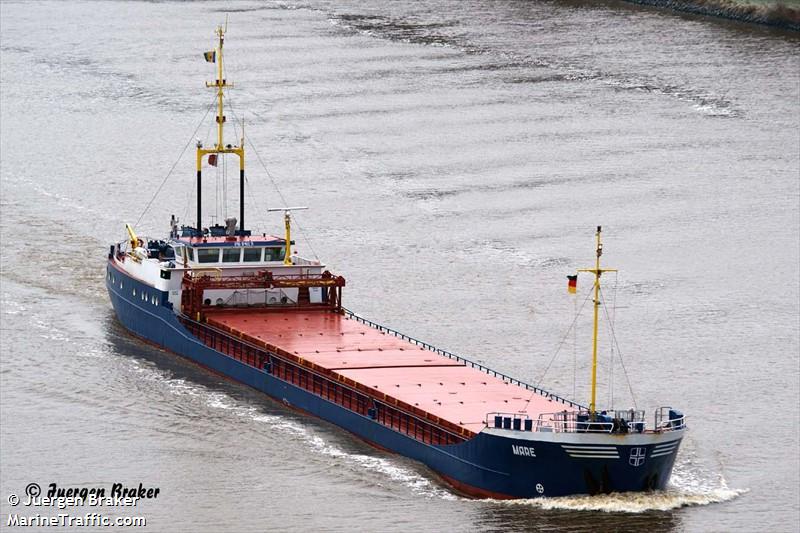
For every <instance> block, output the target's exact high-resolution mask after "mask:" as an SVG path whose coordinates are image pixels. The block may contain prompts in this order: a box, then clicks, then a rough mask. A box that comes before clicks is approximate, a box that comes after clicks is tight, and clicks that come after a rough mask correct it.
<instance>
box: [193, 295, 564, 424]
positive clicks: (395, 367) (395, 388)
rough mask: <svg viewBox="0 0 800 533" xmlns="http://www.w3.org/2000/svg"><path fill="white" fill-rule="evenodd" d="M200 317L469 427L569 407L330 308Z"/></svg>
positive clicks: (225, 312)
mask: <svg viewBox="0 0 800 533" xmlns="http://www.w3.org/2000/svg"><path fill="white" fill-rule="evenodd" d="M206 320H207V322H208V323H209V324H210V325H212V326H214V327H217V328H220V329H223V330H225V331H228V332H230V333H232V334H234V335H235V336H237V337H239V338H241V339H243V340H246V341H248V342H250V343H253V344H256V345H260V346H263V347H265V348H267V349H268V350H271V351H273V352H275V353H277V354H281V353H283V354H290V355H292V356H294V357H297V358H300V359H301V360H302V361H303V362H304V364H306V365H308V366H310V367H314V368H316V369H318V370H323V371H325V372H326V373H330V374H332V375H334V376H336V375H338V376H341V377H342V378H344V380H345V381H348V382H350V381H352V382H355V383H359V384H361V385H362V387H365V388H368V389H369V390H372V391H374V392H375V393H376V394H378V393H382V394H381V395H386V396H388V397H391V398H394V399H396V400H398V401H400V402H403V403H406V404H408V405H411V406H415V407H416V408H418V409H421V410H423V411H426V412H428V413H430V414H431V415H433V416H435V417H438V418H440V419H443V420H447V421H449V422H451V423H452V424H455V425H458V426H460V427H462V428H464V429H466V430H468V431H471V432H474V433H478V432H480V431H481V430H482V429H483V428H484V427H485V421H486V415H487V414H488V413H495V412H499V413H524V414H527V415H528V416H529V417H531V418H533V419H536V418H537V417H538V416H539V414H541V413H553V412H557V411H564V410H565V409H566V410H567V411H572V410H574V408H571V407H569V406H568V405H565V404H563V403H561V402H557V401H554V400H552V399H550V398H547V397H545V396H543V395H541V394H538V393H535V392H532V391H530V390H527V389H525V388H523V387H521V386H519V385H516V384H513V383H508V382H506V381H503V380H501V379H499V378H497V377H494V376H492V375H490V374H487V373H485V372H483V371H481V370H479V369H476V368H473V367H471V366H467V365H466V364H465V363H464V362H462V361H458V360H455V359H450V358H448V357H445V356H442V355H439V354H437V353H436V352H433V351H431V350H428V349H425V348H422V347H419V346H417V345H415V344H413V343H411V342H408V341H406V340H403V339H400V338H398V337H395V336H393V335H391V334H387V333H386V332H384V331H379V330H378V329H375V328H372V327H370V326H368V325H365V324H362V323H361V322H359V321H357V320H354V319H352V318H349V317H347V316H344V315H340V314H337V313H332V312H321V311H297V310H291V311H284V312H275V311H267V310H264V309H230V310H218V311H217V310H214V311H209V312H207V314H206Z"/></svg>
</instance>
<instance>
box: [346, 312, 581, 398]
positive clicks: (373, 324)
mask: <svg viewBox="0 0 800 533" xmlns="http://www.w3.org/2000/svg"><path fill="white" fill-rule="evenodd" d="M342 311H344V313H345V314H346V315H347V316H349V317H350V318H352V319H354V320H356V321H357V322H361V323H362V324H365V325H367V326H370V327H371V328H374V329H377V330H379V331H383V332H386V333H389V334H390V335H393V336H395V337H397V338H399V339H403V340H405V341H408V342H410V343H412V344H414V345H416V346H420V347H422V348H425V349H426V350H430V351H432V352H434V353H437V354H439V355H443V356H445V357H447V358H449V359H453V360H455V361H459V362H461V363H464V364H465V365H468V366H471V367H472V368H475V369H477V370H480V371H481V372H484V373H486V374H489V375H491V376H494V377H497V378H500V379H501V380H503V381H506V382H508V383H511V384H512V385H518V386H520V387H523V388H524V389H527V390H529V391H532V392H535V393H537V394H540V395H542V396H544V397H545V398H549V399H552V400H555V401H558V402H561V403H564V404H567V405H569V406H570V407H577V408H578V409H586V407H585V406H583V405H581V404H579V403H576V402H573V401H572V400H567V399H566V398H562V397H561V396H558V395H556V394H553V393H552V392H548V391H546V390H544V389H540V388H539V387H536V386H534V385H530V384H528V383H525V382H524V381H520V380H518V379H516V378H512V377H511V376H508V375H506V374H503V373H501V372H498V371H496V370H492V369H491V368H489V367H486V366H483V365H482V364H480V363H476V362H474V361H470V360H469V359H467V358H465V357H461V356H460V355H456V354H454V353H452V352H448V351H447V350H443V349H441V348H437V347H436V346H433V345H432V344H428V343H427V342H424V341H421V340H419V339H415V338H414V337H409V336H408V335H406V334H405V333H400V332H399V331H396V330H393V329H391V328H389V327H387V326H384V325H382V324H378V323H377V322H373V321H371V320H369V319H367V318H364V317H362V316H359V315H357V314H355V313H354V312H352V311H350V310H349V309H347V308H344V307H343V308H342Z"/></svg>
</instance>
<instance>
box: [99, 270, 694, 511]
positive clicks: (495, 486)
mask: <svg viewBox="0 0 800 533" xmlns="http://www.w3.org/2000/svg"><path fill="white" fill-rule="evenodd" d="M107 269H108V272H107V274H108V275H107V276H106V287H107V289H108V293H109V296H110V298H111V303H112V305H113V306H114V310H115V312H116V315H117V318H118V319H119V321H120V322H121V323H122V325H123V326H125V328H127V329H128V330H129V331H130V332H132V333H133V334H135V335H137V336H139V337H142V338H144V339H146V340H148V341H150V342H152V343H154V344H157V345H158V346H161V347H163V348H165V349H167V350H170V351H172V352H174V353H176V354H179V355H181V356H183V357H185V358H187V359H189V360H191V361H194V362H195V363H198V364H200V365H202V366H205V367H207V368H209V369H211V370H213V371H215V372H218V373H220V374H223V375H225V376H227V377H229V378H231V379H234V380H236V381H239V382H241V383H243V384H245V385H248V386H250V387H252V388H254V389H257V390H259V391H262V392H264V393H265V394H267V395H269V396H271V397H272V398H275V399H276V400H278V401H282V402H284V403H286V404H288V405H290V406H292V407H293V408H296V409H301V410H303V411H305V412H307V413H310V414H312V415H315V416H317V417H319V418H322V419H323V420H327V421H329V422H332V423H334V424H336V425H338V426H340V427H342V428H343V429H346V430H347V431H349V432H351V433H353V434H355V435H357V436H358V437H360V438H362V439H364V440H366V441H368V442H370V443H373V444H375V445H377V446H379V447H381V448H384V449H387V450H390V451H392V452H395V453H398V454H401V455H404V456H406V457H409V458H412V459H415V460H417V461H420V462H421V463H423V464H425V465H427V466H428V467H430V468H431V469H432V470H434V471H435V472H437V473H438V474H439V475H441V476H442V477H444V478H445V479H446V480H447V481H448V482H449V483H450V484H451V485H453V486H454V487H456V488H457V489H459V490H460V491H462V492H464V493H466V494H469V495H473V496H482V497H496V498H533V497H540V496H565V495H573V494H596V493H601V492H625V491H643V490H655V489H664V488H665V486H666V484H667V481H668V480H669V476H670V473H671V471H672V467H673V463H674V461H675V457H676V455H677V449H678V446H679V444H680V440H681V438H682V436H683V430H678V431H671V432H667V433H664V434H638V435H635V434H628V435H618V436H617V435H610V434H593V433H547V432H520V431H512V430H503V429H494V428H487V429H486V430H484V431H482V432H481V433H479V434H478V435H476V436H475V437H474V438H472V439H470V440H468V441H465V442H462V443H460V444H453V445H432V444H427V443H424V442H421V441H419V440H417V439H414V438H412V437H409V436H407V435H405V434H402V433H400V432H398V431H395V430H394V429H392V428H390V427H387V426H384V425H382V424H380V423H378V422H376V421H375V420H373V419H371V418H369V417H368V416H364V415H361V414H359V413H356V412H353V411H351V410H349V409H347V408H345V407H343V406H341V405H338V404H336V403H333V402H331V401H329V400H327V399H325V398H322V397H320V396H318V395H316V394H314V393H312V392H310V391H308V390H305V389H302V388H300V387H297V386H295V385H293V384H291V383H288V382H286V381H283V380H281V379H278V378H276V377H275V376H273V375H271V374H270V373H269V372H267V371H265V370H261V369H258V368H255V367H252V366H250V365H247V364H244V363H242V362H240V361H237V360H236V359H234V358H232V357H230V356H228V355H226V354H224V353H222V352H219V351H217V350H214V349H212V348H210V347H208V346H206V345H205V344H203V342H201V341H200V340H198V339H197V338H196V337H194V336H193V335H192V334H191V333H190V332H189V330H188V329H187V328H186V327H185V326H184V325H183V324H182V323H181V322H180V320H179V319H178V317H177V316H176V315H175V313H174V312H173V310H172V308H171V304H170V303H169V302H168V300H167V296H168V295H167V293H166V292H163V291H159V290H157V289H155V288H153V287H152V286H150V285H147V284H145V283H143V282H141V281H139V280H137V279H135V278H132V277H130V276H129V275H127V274H126V273H124V272H123V271H121V270H119V269H117V268H115V267H114V266H113V265H112V263H111V262H109V263H108V267H107ZM112 274H113V276H112ZM112 279H114V282H113V283H112V281H111V280H112ZM134 291H135V292H134ZM134 294H136V296H134ZM142 294H146V295H147V298H146V299H143V298H142V297H141V295H142ZM153 296H155V297H156V299H155V303H153ZM575 447H578V448H579V449H580V450H583V451H581V452H575ZM593 449H598V450H606V452H598V453H600V454H601V457H597V456H592V452H591V451H589V452H587V451H586V450H593ZM609 449H613V450H615V451H616V453H615V454H612V455H609V453H608V450H609ZM603 453H605V456H602V455H603Z"/></svg>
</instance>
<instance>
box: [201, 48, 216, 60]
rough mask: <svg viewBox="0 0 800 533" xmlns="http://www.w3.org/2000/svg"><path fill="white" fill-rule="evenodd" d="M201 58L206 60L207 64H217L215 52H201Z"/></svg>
mask: <svg viewBox="0 0 800 533" xmlns="http://www.w3.org/2000/svg"><path fill="white" fill-rule="evenodd" d="M203 57H204V58H206V61H207V62H209V63H216V62H217V51H216V50H211V51H210V52H203Z"/></svg>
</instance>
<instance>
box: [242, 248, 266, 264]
mask: <svg viewBox="0 0 800 533" xmlns="http://www.w3.org/2000/svg"><path fill="white" fill-rule="evenodd" d="M261 250H263V248H245V249H244V262H245V263H253V262H255V261H261Z"/></svg>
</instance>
